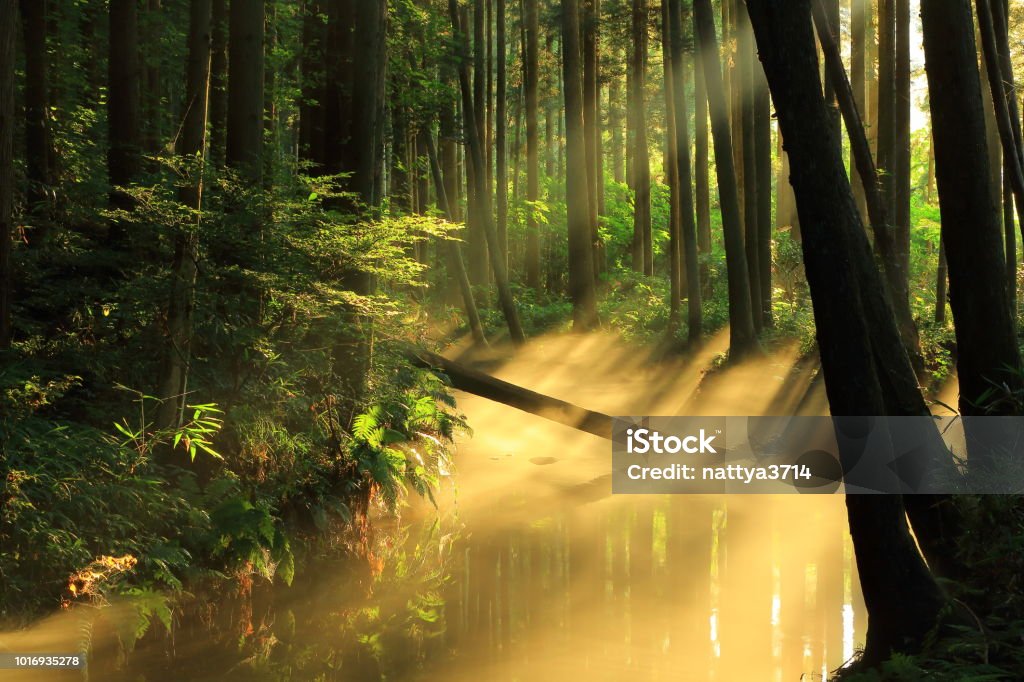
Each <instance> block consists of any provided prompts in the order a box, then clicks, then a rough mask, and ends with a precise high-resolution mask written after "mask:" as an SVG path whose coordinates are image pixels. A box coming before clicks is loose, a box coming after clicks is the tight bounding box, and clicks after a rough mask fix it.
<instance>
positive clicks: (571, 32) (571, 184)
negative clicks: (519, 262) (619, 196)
mask: <svg viewBox="0 0 1024 682" xmlns="http://www.w3.org/2000/svg"><path fill="white" fill-rule="evenodd" d="M562 69H563V73H564V76H563V80H564V82H565V154H566V175H565V204H566V211H567V222H568V226H569V297H570V298H571V299H572V311H573V313H572V319H573V329H574V330H576V331H587V330H590V329H593V328H594V327H595V326H597V297H596V295H595V291H594V249H593V242H592V239H593V232H592V230H591V224H590V206H591V204H590V200H589V187H588V184H587V157H586V144H587V137H586V133H585V126H584V121H583V111H584V97H583V83H582V80H583V69H582V64H581V50H580V23H579V0H562Z"/></svg>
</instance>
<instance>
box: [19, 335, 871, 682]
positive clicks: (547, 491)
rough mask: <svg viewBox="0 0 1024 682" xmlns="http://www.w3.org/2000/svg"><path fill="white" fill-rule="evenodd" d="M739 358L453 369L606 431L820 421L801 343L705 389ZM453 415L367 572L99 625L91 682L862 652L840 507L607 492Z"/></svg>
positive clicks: (470, 357) (822, 668) (317, 574)
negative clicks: (566, 406) (446, 447)
mask: <svg viewBox="0 0 1024 682" xmlns="http://www.w3.org/2000/svg"><path fill="white" fill-rule="evenodd" d="M724 334H727V332H725V333H724ZM725 344H727V336H724V335H723V334H719V335H718V336H716V337H715V338H714V339H712V340H711V341H710V342H709V343H708V344H707V346H706V347H705V349H703V350H702V351H701V352H699V353H697V354H694V355H693V356H691V357H687V358H685V359H680V360H672V361H668V362H663V363H660V364H652V363H650V362H649V361H648V360H649V359H648V358H646V357H644V355H643V353H638V352H637V350H636V349H635V348H628V347H626V346H625V345H624V344H623V343H622V342H621V341H618V340H615V339H614V338H612V337H611V336H605V335H602V334H593V335H589V336H586V337H579V336H564V335H562V336H559V335H556V336H550V337H545V338H541V339H538V340H536V341H533V342H531V344H530V345H528V346H527V347H526V348H525V349H523V350H522V351H520V352H519V353H517V354H516V356H515V357H514V358H508V357H504V356H502V355H501V354H500V353H497V352H491V353H485V354H474V353H472V352H471V351H469V350H468V349H459V348H455V349H453V350H452V351H450V354H451V355H453V357H458V359H459V360H460V361H462V362H471V363H472V364H474V365H475V366H477V367H479V368H480V369H483V370H484V371H487V372H490V373H492V374H494V375H495V376H497V377H499V378H501V379H504V380H506V381H510V382H513V383H516V384H519V385H522V386H524V387H527V388H530V389H532V390H535V391H539V392H541V393H545V394H547V395H551V396H554V397H557V398H560V399H563V400H567V401H570V402H573V403H575V404H577V405H580V406H583V407H587V408H589V409H593V410H598V411H602V412H605V413H607V414H692V415H758V414H793V413H803V414H824V413H825V410H826V409H827V407H826V402H825V397H824V392H823V390H822V388H821V386H820V385H818V383H817V382H813V381H812V378H811V377H812V371H811V368H810V367H808V366H807V365H808V363H807V361H806V360H804V361H799V359H798V352H797V349H796V348H795V347H792V348H784V349H782V350H780V351H779V352H777V353H774V354H772V355H771V356H767V357H764V358H759V359H757V360H755V361H752V362H747V363H744V364H742V365H740V366H738V367H730V368H728V369H723V370H715V371H713V372H710V373H709V372H708V370H709V368H710V367H712V366H713V365H714V363H715V360H716V358H717V357H718V355H719V354H720V353H721V352H722V351H723V350H724V346H725ZM457 397H458V404H459V409H460V410H461V411H462V412H464V413H465V415H466V416H467V418H468V421H469V423H470V425H471V426H472V427H473V429H474V430H475V433H474V434H472V435H469V434H465V435H463V436H460V438H459V440H458V446H457V452H456V454H455V457H454V461H455V470H454V471H453V472H451V475H450V476H448V477H447V479H446V480H445V482H444V484H443V486H442V489H441V490H440V491H439V493H438V495H437V500H436V502H437V506H436V508H435V507H434V506H433V505H432V504H430V503H429V502H427V501H423V500H417V501H413V502H412V503H411V504H410V506H409V507H408V508H406V509H405V510H404V511H403V513H402V516H401V518H399V519H379V520H377V521H375V523H374V531H373V540H372V546H371V552H370V556H371V560H370V561H369V562H367V561H363V562H360V565H359V566H353V565H352V563H353V562H352V561H351V560H340V559H334V560H331V559H323V560H317V561H314V562H311V563H309V564H307V565H306V566H304V567H302V568H301V569H300V571H299V572H298V574H297V575H296V578H295V584H294V585H293V586H292V587H291V588H284V587H275V588H273V589H266V588H260V587H259V586H256V587H254V588H253V589H252V590H251V591H250V592H249V593H248V594H246V595H242V596H238V595H232V596H227V597H225V598H224V599H223V601H218V602H217V603H213V602H211V603H199V604H196V605H194V606H193V607H190V608H189V609H187V610H186V614H185V615H179V616H178V619H177V620H176V621H175V624H174V635H173V637H169V636H167V635H166V634H164V633H162V632H161V633H160V634H159V636H156V635H153V636H149V635H147V636H146V637H144V638H143V639H142V640H141V641H140V642H139V643H138V644H137V646H136V647H135V650H134V651H133V652H132V653H131V654H129V655H127V656H125V654H124V652H123V651H122V647H120V646H119V645H118V644H117V638H116V633H117V630H118V628H121V629H122V630H123V629H125V628H128V629H130V627H131V620H132V619H131V617H130V614H126V613H123V609H122V612H119V607H118V605H116V604H115V605H113V606H112V607H110V608H108V609H104V611H106V612H107V613H105V614H103V615H102V617H101V618H98V619H96V620H97V621H100V620H102V621H104V623H105V625H104V624H100V623H98V622H97V623H93V624H92V625H89V627H90V628H91V629H90V631H89V632H88V636H89V637H90V639H91V641H92V642H93V646H94V652H93V654H92V656H91V658H90V666H89V673H90V674H89V676H88V677H89V679H93V680H108V679H109V680H122V679H123V680H133V681H138V680H146V681H157V680H175V681H181V680H219V679H229V680H363V679H378V678H381V677H383V678H385V679H388V680H446V681H448V682H455V681H463V680H465V681H466V682H469V681H471V680H473V681H476V680H488V681H489V682H490V681H494V682H540V681H544V680H565V679H572V676H574V675H577V676H580V678H581V679H586V680H626V679H629V680H667V679H672V680H701V681H703V680H718V681H723V682H725V681H732V680H740V679H749V680H769V681H783V680H786V681H789V680H792V681H796V680H800V679H804V680H814V679H824V678H827V676H828V673H829V671H831V670H834V669H835V668H837V667H839V666H840V665H841V664H842V663H843V662H844V661H846V660H847V659H849V658H850V657H851V656H852V655H853V654H854V652H855V651H856V649H857V648H858V647H860V646H862V645H863V639H864V633H865V624H866V620H865V612H864V607H863V602H862V599H861V595H860V591H859V587H858V580H857V575H856V569H855V566H854V562H853V557H852V547H851V544H850V540H849V536H848V534H847V531H846V522H845V507H844V504H843V498H842V497H841V496H826V495H820V496H815V495H807V496H804V495H780V496H758V495H731V496H728V497H726V496H712V495H693V496H683V495H674V496H646V495H636V496H630V495H615V496H613V495H611V483H610V443H609V442H608V441H605V440H602V439H601V438H599V437H597V436H593V435H590V434H587V433H583V432H580V431H577V430H574V429H572V428H569V427H567V426H563V425H561V424H557V423H553V422H550V421H547V420H544V419H542V418H540V417H537V416H534V415H530V414H527V413H524V412H520V411H517V410H515V409H512V408H510V407H506V406H504V405H500V404H497V403H493V402H489V401H487V400H485V399H483V398H478V397H476V396H472V395H468V394H464V393H458V394H457ZM367 563H369V566H367V565H366V564H367ZM83 622H84V620H83V616H81V615H77V616H76V615H75V614H74V613H62V614H58V615H56V616H54V617H52V618H50V619H46V620H44V621H42V622H41V623H39V624H38V625H37V626H35V627H34V628H31V629H29V630H26V631H22V632H20V633H15V634H13V635H12V634H11V633H8V634H5V635H0V642H2V644H3V645H4V646H5V647H7V648H8V649H9V650H14V649H17V647H18V646H22V647H23V648H22V649H21V650H32V649H34V650H50V651H65V650H72V651H73V650H74V648H73V647H72V648H70V649H69V648H68V642H69V641H80V640H81V638H82V637H83V628H84V627H86V626H84V625H83ZM24 647H32V649H26V648H24ZM801 676H803V677H801ZM82 677H83V676H82V673H81V672H67V673H50V674H43V673H38V674H28V673H19V674H18V675H15V674H11V675H9V676H5V677H4V678H3V679H5V680H6V679H12V680H13V679H19V680H21V679H24V680H51V679H52V680H61V679H69V680H70V679H82Z"/></svg>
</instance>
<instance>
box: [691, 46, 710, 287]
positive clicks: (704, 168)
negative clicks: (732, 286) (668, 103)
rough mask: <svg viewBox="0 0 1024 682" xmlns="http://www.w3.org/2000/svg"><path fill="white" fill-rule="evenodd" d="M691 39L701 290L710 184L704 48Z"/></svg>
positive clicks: (705, 269) (705, 266)
mask: <svg viewBox="0 0 1024 682" xmlns="http://www.w3.org/2000/svg"><path fill="white" fill-rule="evenodd" d="M694 36H696V31H694ZM696 42H697V41H696V40H695V41H694V43H695V44H694V50H693V81H694V83H693V92H694V94H693V97H694V100H695V102H694V112H693V119H694V123H693V128H694V131H693V155H694V159H693V164H694V166H693V170H694V192H695V194H696V197H695V200H694V203H695V208H696V212H697V252H698V253H699V254H700V255H701V256H704V257H705V258H704V259H703V260H701V264H700V281H701V290H702V291H706V289H707V286H708V280H709V269H708V263H707V260H706V258H707V256H708V255H709V254H710V253H711V186H710V182H709V177H708V168H709V164H708V151H709V150H708V94H707V88H706V87H705V85H704V60H705V59H707V55H706V52H705V50H702V49H699V48H698V47H697V46H696Z"/></svg>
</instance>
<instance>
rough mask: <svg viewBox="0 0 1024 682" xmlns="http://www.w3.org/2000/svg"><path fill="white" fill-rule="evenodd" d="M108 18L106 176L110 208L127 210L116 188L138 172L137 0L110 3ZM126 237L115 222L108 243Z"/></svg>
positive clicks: (126, 200) (125, 197)
mask: <svg viewBox="0 0 1024 682" xmlns="http://www.w3.org/2000/svg"><path fill="white" fill-rule="evenodd" d="M109 16H110V55H109V61H108V66H107V70H108V95H107V117H108V131H109V133H108V135H109V141H110V146H109V148H108V150H107V174H108V176H109V180H110V184H111V186H112V187H113V188H114V189H113V190H112V191H111V195H110V199H111V205H112V206H114V207H115V208H121V209H127V208H130V207H131V204H132V201H131V199H130V197H129V195H128V194H126V193H125V192H123V191H120V190H118V189H117V188H118V187H126V186H128V185H130V184H131V183H132V182H133V181H134V180H135V179H136V178H137V177H138V174H139V171H140V169H141V155H140V152H141V139H140V134H139V97H140V69H139V26H138V3H137V2H136V0H111V1H110V14H109ZM127 236H128V235H127V234H126V233H125V229H124V226H123V225H122V224H121V223H120V221H117V220H115V221H114V222H113V224H112V225H111V231H110V239H111V242H112V243H115V244H116V243H120V242H123V241H124V240H125V239H126V238H127Z"/></svg>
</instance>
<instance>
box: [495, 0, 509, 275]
mask: <svg viewBox="0 0 1024 682" xmlns="http://www.w3.org/2000/svg"><path fill="white" fill-rule="evenodd" d="M496 1H497V7H496V12H495V14H496V15H497V21H496V23H497V27H496V29H495V31H496V34H497V41H496V43H497V47H496V49H497V52H498V63H497V65H496V66H497V90H496V94H495V106H494V170H495V175H494V177H495V185H496V197H495V199H496V200H497V202H498V211H497V213H498V216H497V218H498V242H499V243H500V244H501V255H502V258H504V259H505V265H506V267H508V158H507V153H506V146H507V140H506V138H507V136H508V133H507V121H506V118H505V117H506V111H505V108H506V101H505V99H506V97H507V96H508V93H507V89H508V82H507V81H508V77H507V74H506V64H507V62H508V55H507V54H506V52H507V48H506V44H505V43H506V36H505V2H504V1H503V0H496Z"/></svg>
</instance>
